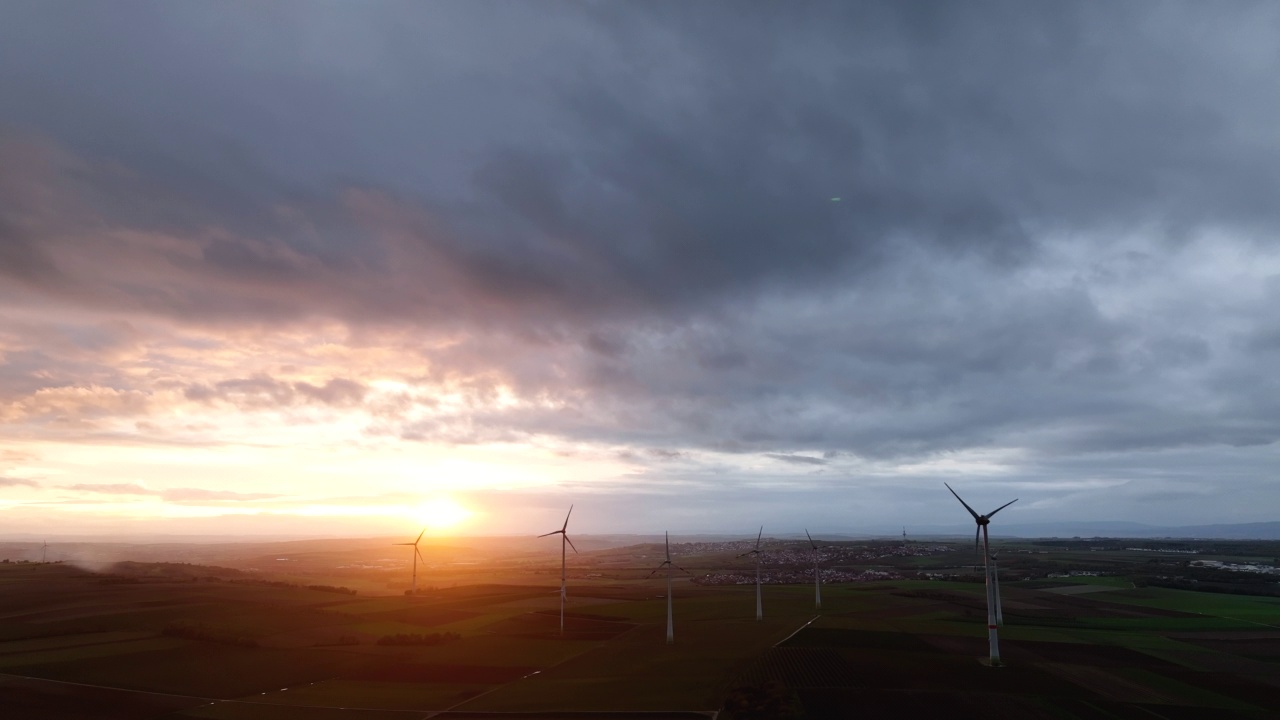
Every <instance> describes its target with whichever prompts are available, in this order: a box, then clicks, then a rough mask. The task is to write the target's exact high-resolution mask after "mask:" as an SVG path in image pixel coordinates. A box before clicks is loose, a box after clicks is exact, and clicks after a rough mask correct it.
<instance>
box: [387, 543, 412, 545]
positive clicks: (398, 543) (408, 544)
mask: <svg viewBox="0 0 1280 720" xmlns="http://www.w3.org/2000/svg"><path fill="white" fill-rule="evenodd" d="M391 544H392V545H412V544H413V543H391Z"/></svg>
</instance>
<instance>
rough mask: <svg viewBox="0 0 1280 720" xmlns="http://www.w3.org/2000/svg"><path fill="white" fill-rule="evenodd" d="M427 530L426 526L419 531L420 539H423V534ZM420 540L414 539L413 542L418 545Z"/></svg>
mask: <svg viewBox="0 0 1280 720" xmlns="http://www.w3.org/2000/svg"><path fill="white" fill-rule="evenodd" d="M426 532H427V529H426V528H422V532H420V533H418V540H421V539H422V536H423V535H424V534H426ZM418 540H414V541H413V544H414V545H417V544H418Z"/></svg>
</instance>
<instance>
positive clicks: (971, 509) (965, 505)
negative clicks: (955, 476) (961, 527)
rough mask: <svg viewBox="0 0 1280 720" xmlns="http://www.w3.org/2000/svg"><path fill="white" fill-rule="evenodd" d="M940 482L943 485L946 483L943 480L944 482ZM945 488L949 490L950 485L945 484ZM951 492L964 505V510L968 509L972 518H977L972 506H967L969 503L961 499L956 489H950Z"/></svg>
mask: <svg viewBox="0 0 1280 720" xmlns="http://www.w3.org/2000/svg"><path fill="white" fill-rule="evenodd" d="M942 484H943V485H947V484H946V483H945V482H944V483H942ZM947 489H948V490H951V486H950V485H947ZM951 494H952V495H955V496H956V499H957V500H959V501H960V504H961V505H963V506H964V509H965V510H968V511H969V514H970V515H972V516H973V519H974V520H977V519H978V513H976V512H974V511H973V508H971V507H969V503H967V502H965V501H964V499H962V498H961V497H960V496H959V495H956V491H955V490H951Z"/></svg>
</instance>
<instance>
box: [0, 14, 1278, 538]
mask: <svg viewBox="0 0 1280 720" xmlns="http://www.w3.org/2000/svg"><path fill="white" fill-rule="evenodd" d="M1278 36H1280V5H1277V4H1275V3H1265V2H1264V3H1257V4H1253V3H1245V2H1241V3H1230V4H1223V3H1185V4H1179V3H1158V4H1157V3H1136V2H1135V3H1061V2H1008V3H993V4H983V5H981V7H978V6H976V5H970V4H959V3H946V4H943V3H919V4H915V3H903V2H885V3H848V2H840V3H834V4H825V3H790V2H783V3H759V4H756V3H736V2H735V3H716V2H699V3H647V2H633V3H613V2H609V3H592V2H571V3H556V2H549V1H546V0H542V1H539V2H527V3H510V2H483V1H481V2H473V1H471V0H465V1H457V2H429V3H417V2H407V3H386V2H271V3H256V2H243V3H171V2H158V3H142V2H110V3H84V2H44V1H37V0H18V1H13V2H4V3H3V4H0V535H3V536H39V535H42V534H46V533H47V534H49V535H50V536H51V537H53V536H56V535H75V534H94V533H99V534H112V533H134V534H138V533H157V534H220V533H227V534H236V533H249V534H258V535H264V534H282V535H325V534H330V535H353V534H388V535H391V534H408V535H412V534H416V532H417V530H418V529H420V528H421V526H422V524H423V523H424V522H425V523H429V524H430V525H431V530H430V532H434V533H438V534H447V533H455V532H456V533H467V534H497V533H537V532H546V531H549V530H554V529H557V528H558V527H559V525H560V522H561V521H562V519H563V516H564V511H565V510H567V508H568V506H569V504H570V503H576V505H577V510H575V514H574V523H575V525H574V527H576V528H577V530H578V531H579V532H584V533H602V532H645V533H652V532H658V533H660V532H661V531H662V530H664V529H670V530H672V531H673V532H684V533H689V532H742V534H743V535H744V536H745V535H749V534H752V531H754V529H755V528H756V527H757V526H759V525H760V524H761V523H764V524H765V526H766V532H768V531H769V530H773V531H775V532H799V531H801V530H802V529H803V528H805V527H808V528H810V529H812V530H818V531H824V532H866V531H881V530H884V531H890V530H893V529H895V528H897V527H900V526H901V525H903V524H906V525H908V526H911V525H913V524H915V525H933V524H960V523H962V522H967V518H966V517H965V516H964V515H963V509H962V508H960V507H959V506H958V504H957V503H955V501H954V499H953V498H951V496H950V495H949V494H947V493H946V490H945V488H944V487H943V484H942V483H943V481H947V482H950V483H951V485H952V486H954V487H956V489H957V490H959V491H960V492H961V493H962V494H964V495H965V497H966V499H967V500H970V502H971V504H974V505H975V506H982V507H981V508H979V509H989V508H988V506H989V507H990V508H994V507H996V506H997V505H999V504H1002V503H1004V502H1006V501H1007V500H1009V499H1012V498H1014V497H1018V498H1020V502H1019V503H1017V504H1016V505H1014V506H1013V507H1011V508H1010V509H1009V510H1006V511H1004V513H1002V517H1006V516H1007V517H1008V521H1009V522H1014V521H1016V522H1019V523H1040V522H1053V521H1061V520H1131V521H1139V522H1148V523H1154V524H1193V523H1207V522H1250V521H1264V520H1276V519H1278V518H1277V516H1276V509H1277V508H1280V482H1278V480H1280V478H1278V477H1277V473H1278V472H1280V470H1278V469H1280V444H1277V439H1280V194H1278V193H1280V92H1277V78H1280V44H1277V43H1276V38H1277V37H1278Z"/></svg>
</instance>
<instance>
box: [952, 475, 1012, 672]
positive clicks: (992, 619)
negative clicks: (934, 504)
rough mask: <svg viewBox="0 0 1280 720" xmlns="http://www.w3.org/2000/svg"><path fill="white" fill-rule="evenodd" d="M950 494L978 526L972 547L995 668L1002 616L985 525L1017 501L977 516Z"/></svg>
mask: <svg viewBox="0 0 1280 720" xmlns="http://www.w3.org/2000/svg"><path fill="white" fill-rule="evenodd" d="M943 485H946V486H947V489H948V490H951V486H950V485H947V483H945V482H944V483H943ZM951 494H952V495H955V496H956V499H957V500H960V504H961V505H964V509H965V510H968V511H969V514H970V515H972V516H973V521H974V522H975V523H977V524H978V528H977V531H976V533H975V534H974V536H973V547H974V549H975V550H976V549H978V548H979V547H981V549H982V566H983V568H984V569H985V570H986V574H987V642H988V644H990V646H991V665H992V666H997V665H999V664H1000V639H999V637H997V635H996V626H997V625H999V624H1001V623H1002V622H1003V620H1004V615H1003V614H1002V613H1001V612H1000V589H999V586H998V585H997V583H998V582H999V580H997V579H996V577H995V562H994V559H993V558H992V557H991V544H990V539H989V537H988V536H987V525H989V524H991V518H992V516H994V515H995V514H996V513H998V512H1000V511H1001V510H1003V509H1005V508H1007V507H1009V506H1010V505H1012V504H1014V503H1016V502H1018V499H1017V498H1014V499H1012V500H1010V501H1009V502H1007V503H1005V504H1003V505H1001V506H1000V507H998V508H996V509H995V510H992V511H991V512H989V513H987V514H986V515H979V514H978V513H976V512H974V510H973V508H971V507H969V503H967V502H965V501H964V500H963V499H961V497H960V496H959V495H957V494H956V491H955V490H951Z"/></svg>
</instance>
